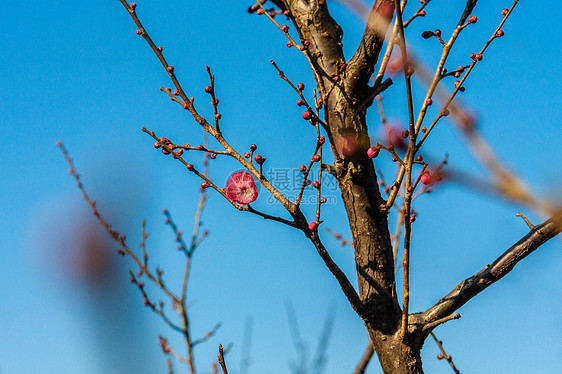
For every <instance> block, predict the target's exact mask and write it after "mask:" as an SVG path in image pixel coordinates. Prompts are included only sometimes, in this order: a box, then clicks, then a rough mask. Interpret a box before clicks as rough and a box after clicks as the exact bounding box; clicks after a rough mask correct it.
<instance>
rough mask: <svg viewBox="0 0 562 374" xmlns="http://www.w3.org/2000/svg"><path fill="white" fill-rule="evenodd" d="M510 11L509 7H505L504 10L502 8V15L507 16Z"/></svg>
mask: <svg viewBox="0 0 562 374" xmlns="http://www.w3.org/2000/svg"><path fill="white" fill-rule="evenodd" d="M508 13H509V9H507V8H503V10H502V16H504V17H505V16H507V14H508Z"/></svg>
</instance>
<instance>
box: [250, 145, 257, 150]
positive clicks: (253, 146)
mask: <svg viewBox="0 0 562 374" xmlns="http://www.w3.org/2000/svg"><path fill="white" fill-rule="evenodd" d="M256 149H258V146H257V145H255V144H251V145H250V151H252V152H253V151H255V150H256Z"/></svg>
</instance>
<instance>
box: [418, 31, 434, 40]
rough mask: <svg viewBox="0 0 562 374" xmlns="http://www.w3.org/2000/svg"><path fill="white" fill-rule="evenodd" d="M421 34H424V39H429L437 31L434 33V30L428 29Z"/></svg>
mask: <svg viewBox="0 0 562 374" xmlns="http://www.w3.org/2000/svg"><path fill="white" fill-rule="evenodd" d="M421 35H422V38H424V39H429V38H431V37H432V36H433V35H435V33H434V32H433V31H429V30H427V31H424V32H422V34H421Z"/></svg>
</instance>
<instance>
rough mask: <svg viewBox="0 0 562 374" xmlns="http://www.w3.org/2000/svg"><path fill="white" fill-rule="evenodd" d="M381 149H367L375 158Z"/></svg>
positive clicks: (370, 155)
mask: <svg viewBox="0 0 562 374" xmlns="http://www.w3.org/2000/svg"><path fill="white" fill-rule="evenodd" d="M380 150H381V149H380V148H379V147H371V148H369V149H367V156H369V157H370V158H375V157H377V156H378V155H379V152H380Z"/></svg>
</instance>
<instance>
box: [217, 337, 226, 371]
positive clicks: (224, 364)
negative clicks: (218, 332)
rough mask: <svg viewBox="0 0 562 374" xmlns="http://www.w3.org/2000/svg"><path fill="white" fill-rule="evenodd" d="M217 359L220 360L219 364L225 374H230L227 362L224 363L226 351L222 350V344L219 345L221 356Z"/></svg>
mask: <svg viewBox="0 0 562 374" xmlns="http://www.w3.org/2000/svg"><path fill="white" fill-rule="evenodd" d="M217 358H218V360H219V364H220V365H221V368H222V372H223V374H228V370H226V362H224V349H223V348H222V344H219V355H218V356H217Z"/></svg>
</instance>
